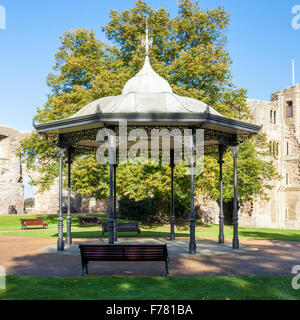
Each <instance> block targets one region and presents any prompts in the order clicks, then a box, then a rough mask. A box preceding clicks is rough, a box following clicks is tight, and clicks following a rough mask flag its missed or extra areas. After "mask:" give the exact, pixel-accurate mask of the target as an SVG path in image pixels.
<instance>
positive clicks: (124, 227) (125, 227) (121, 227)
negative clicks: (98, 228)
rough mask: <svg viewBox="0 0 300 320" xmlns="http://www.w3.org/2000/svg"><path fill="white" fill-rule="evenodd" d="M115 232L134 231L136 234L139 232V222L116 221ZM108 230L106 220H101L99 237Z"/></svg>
mask: <svg viewBox="0 0 300 320" xmlns="http://www.w3.org/2000/svg"><path fill="white" fill-rule="evenodd" d="M116 225H117V232H131V231H136V232H137V236H138V235H139V234H140V233H141V230H140V227H139V223H138V222H117V224H116ZM105 232H108V222H102V234H101V237H103V236H104V233H105Z"/></svg>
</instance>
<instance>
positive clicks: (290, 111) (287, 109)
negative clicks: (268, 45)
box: [286, 101, 294, 118]
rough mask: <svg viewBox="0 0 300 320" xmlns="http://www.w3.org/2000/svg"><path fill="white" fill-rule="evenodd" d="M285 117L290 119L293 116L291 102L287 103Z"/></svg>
mask: <svg viewBox="0 0 300 320" xmlns="http://www.w3.org/2000/svg"><path fill="white" fill-rule="evenodd" d="M286 116H287V118H292V117H293V116H294V110H293V101H287V106H286Z"/></svg>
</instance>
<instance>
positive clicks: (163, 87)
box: [122, 56, 173, 95]
mask: <svg viewBox="0 0 300 320" xmlns="http://www.w3.org/2000/svg"><path fill="white" fill-rule="evenodd" d="M132 92H139V93H159V92H169V93H173V91H172V88H171V86H170V85H169V83H168V82H167V81H166V80H165V79H164V78H162V77H161V76H159V75H158V74H157V73H156V72H155V71H154V70H153V69H152V67H151V65H150V61H149V57H148V56H146V59H145V63H144V66H143V68H142V70H141V71H140V72H139V73H138V74H136V75H135V76H134V77H133V78H131V79H130V80H128V81H127V83H126V84H125V86H124V88H123V91H122V94H123V95H125V94H128V93H132Z"/></svg>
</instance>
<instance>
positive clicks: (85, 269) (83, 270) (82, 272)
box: [81, 262, 89, 277]
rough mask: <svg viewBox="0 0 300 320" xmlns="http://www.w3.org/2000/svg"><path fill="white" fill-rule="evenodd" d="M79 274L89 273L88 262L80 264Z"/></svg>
mask: <svg viewBox="0 0 300 320" xmlns="http://www.w3.org/2000/svg"><path fill="white" fill-rule="evenodd" d="M81 270H82V271H81V276H82V277H84V274H89V269H88V262H86V263H83V264H82V269H81Z"/></svg>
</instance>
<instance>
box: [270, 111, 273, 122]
mask: <svg viewBox="0 0 300 320" xmlns="http://www.w3.org/2000/svg"><path fill="white" fill-rule="evenodd" d="M270 122H271V123H273V110H271V111H270Z"/></svg>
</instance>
